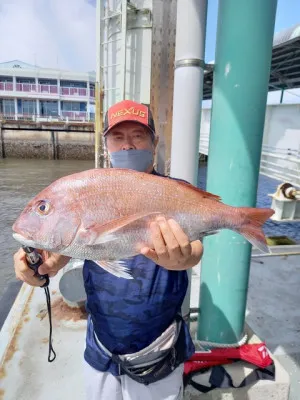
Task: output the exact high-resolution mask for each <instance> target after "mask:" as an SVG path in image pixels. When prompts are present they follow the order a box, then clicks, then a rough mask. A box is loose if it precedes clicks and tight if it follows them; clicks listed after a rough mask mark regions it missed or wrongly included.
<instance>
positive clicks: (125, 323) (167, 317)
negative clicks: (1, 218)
mask: <svg viewBox="0 0 300 400" xmlns="http://www.w3.org/2000/svg"><path fill="white" fill-rule="evenodd" d="M155 174H157V173H156V172H155ZM157 175H158V174H157ZM127 266H128V268H130V271H131V273H132V275H133V277H134V279H129V280H127V279H123V278H117V277H115V276H113V275H111V274H110V273H108V272H106V271H105V270H104V269H102V268H100V267H99V266H98V265H97V264H95V263H94V262H92V261H89V260H86V261H85V263H84V267H83V277H84V284H85V290H86V293H87V302H86V308H87V311H88V313H89V317H88V327H87V336H86V349H85V353H84V358H85V360H86V361H87V362H88V363H89V364H90V365H91V366H92V367H93V368H95V369H97V370H99V371H109V372H111V373H112V374H113V375H118V374H119V372H118V367H117V365H116V364H115V363H114V362H112V361H111V359H110V358H109V357H108V356H107V355H106V354H105V353H104V352H103V351H102V350H101V349H100V348H99V346H98V345H97V343H96V342H95V338H94V331H95V333H96V335H97V337H98V339H99V340H100V341H101V342H102V343H103V344H104V346H105V347H106V348H107V349H108V350H109V351H110V352H112V353H115V354H127V353H134V352H137V351H139V350H141V349H143V348H145V347H146V346H148V345H149V344H151V343H152V342H153V341H154V340H155V339H156V338H157V337H158V336H160V335H161V334H162V332H163V331H164V330H165V329H167V327H168V326H169V325H170V324H171V323H172V322H173V320H174V318H175V316H176V314H177V313H179V312H180V309H181V305H182V302H183V299H184V297H185V294H186V290H187V286H188V277H187V273H186V271H169V270H166V269H165V268H162V267H160V266H159V265H157V264H155V263H154V262H153V261H151V260H149V259H148V258H146V257H144V256H143V255H137V256H135V257H133V258H132V259H130V261H128V265H127ZM180 346H181V352H182V354H183V357H184V359H185V360H186V359H188V358H189V357H190V356H191V355H192V354H193V353H194V350H195V349H194V345H193V342H192V339H191V336H190V333H189V330H188V327H187V326H186V324H185V323H183V327H182V332H181V335H180Z"/></svg>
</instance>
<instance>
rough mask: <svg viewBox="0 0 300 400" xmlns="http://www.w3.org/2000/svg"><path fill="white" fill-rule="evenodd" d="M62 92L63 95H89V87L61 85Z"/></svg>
mask: <svg viewBox="0 0 300 400" xmlns="http://www.w3.org/2000/svg"><path fill="white" fill-rule="evenodd" d="M60 94H61V95H62V96H87V89H86V88H76V87H61V88H60Z"/></svg>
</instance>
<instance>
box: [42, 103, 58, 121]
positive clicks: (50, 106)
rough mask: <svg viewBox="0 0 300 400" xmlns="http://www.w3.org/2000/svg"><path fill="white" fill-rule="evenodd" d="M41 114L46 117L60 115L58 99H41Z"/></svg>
mask: <svg viewBox="0 0 300 400" xmlns="http://www.w3.org/2000/svg"><path fill="white" fill-rule="evenodd" d="M40 114H41V115H42V116H44V117H50V116H57V115H58V102H57V101H47V100H41V101H40Z"/></svg>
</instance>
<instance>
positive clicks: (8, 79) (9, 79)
mask: <svg viewBox="0 0 300 400" xmlns="http://www.w3.org/2000/svg"><path fill="white" fill-rule="evenodd" d="M12 81H13V78H12V76H0V82H3V83H5V82H12Z"/></svg>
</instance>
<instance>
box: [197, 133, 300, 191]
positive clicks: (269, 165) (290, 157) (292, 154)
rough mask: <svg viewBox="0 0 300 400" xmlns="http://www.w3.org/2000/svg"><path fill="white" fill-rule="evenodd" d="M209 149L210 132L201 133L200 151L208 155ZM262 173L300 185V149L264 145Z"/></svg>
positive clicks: (261, 164) (261, 163)
mask: <svg viewBox="0 0 300 400" xmlns="http://www.w3.org/2000/svg"><path fill="white" fill-rule="evenodd" d="M208 149H209V134H207V133H205V134H200V145H199V153H200V154H205V155H208ZM260 173H261V174H262V175H266V176H269V177H270V178H273V179H277V180H280V181H283V182H289V183H291V184H293V185H294V186H296V187H300V151H298V150H296V149H284V148H276V147H273V146H266V145H264V146H263V147H262V153H261V162H260Z"/></svg>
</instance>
